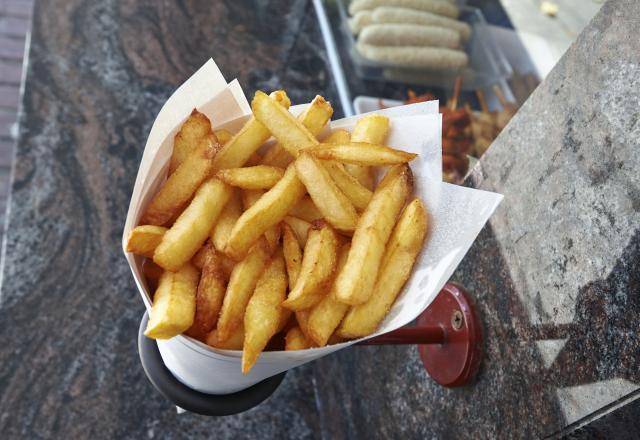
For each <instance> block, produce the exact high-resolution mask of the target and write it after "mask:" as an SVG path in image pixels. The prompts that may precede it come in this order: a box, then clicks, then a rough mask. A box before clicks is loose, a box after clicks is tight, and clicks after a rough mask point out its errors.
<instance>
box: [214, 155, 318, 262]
mask: <svg viewBox="0 0 640 440" xmlns="http://www.w3.org/2000/svg"><path fill="white" fill-rule="evenodd" d="M305 191H306V190H305V188H304V185H303V184H302V182H300V180H299V179H298V176H297V174H296V170H295V168H294V167H293V166H290V167H289V168H287V171H286V172H285V174H284V176H283V177H282V179H280V181H279V182H278V183H277V184H276V185H275V186H274V187H273V188H271V189H270V190H269V191H268V192H266V193H265V194H264V195H263V196H262V197H260V199H259V200H258V201H257V202H255V204H254V205H252V206H251V207H250V208H249V209H247V210H246V211H245V212H244V213H243V214H242V215H241V216H240V218H239V219H238V221H237V222H236V224H235V225H234V227H233V230H232V231H231V235H230V237H229V241H228V242H227V246H226V248H225V253H226V254H227V255H229V256H230V257H231V258H233V259H234V260H236V261H237V260H241V259H242V258H243V256H244V255H245V254H246V252H247V251H248V250H249V248H250V247H251V245H252V244H253V243H254V242H255V241H256V240H257V239H258V237H260V236H261V235H262V234H264V233H265V232H266V231H267V230H268V229H269V228H272V227H274V226H276V225H277V224H278V223H279V222H280V221H282V219H283V218H284V217H285V216H286V215H287V213H288V212H289V210H291V208H292V207H293V206H294V205H295V204H296V203H298V201H299V200H300V199H301V198H302V196H304V194H305Z"/></svg>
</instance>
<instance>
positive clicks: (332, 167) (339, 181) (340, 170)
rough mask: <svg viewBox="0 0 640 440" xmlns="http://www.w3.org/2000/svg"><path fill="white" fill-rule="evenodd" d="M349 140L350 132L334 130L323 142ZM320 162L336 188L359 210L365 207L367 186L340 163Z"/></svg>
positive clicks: (330, 142) (332, 142) (369, 197)
mask: <svg viewBox="0 0 640 440" xmlns="http://www.w3.org/2000/svg"><path fill="white" fill-rule="evenodd" d="M350 141H351V134H350V133H349V132H348V131H346V130H335V131H333V132H332V133H331V134H330V135H329V136H328V137H327V138H326V139H325V140H324V141H323V144H348V143H349V142H350ZM322 164H323V166H324V167H325V168H326V169H327V171H329V175H331V178H332V179H333V181H334V182H335V183H336V185H338V188H340V190H341V191H342V192H343V193H344V195H345V196H347V198H348V199H349V200H350V201H351V203H353V205H354V206H355V207H356V208H357V209H359V210H361V211H362V210H363V209H364V208H366V206H367V204H368V203H369V200H371V196H372V195H373V193H372V192H371V191H370V190H369V188H367V187H366V186H364V185H362V184H361V183H360V181H359V180H358V179H356V178H355V177H354V176H353V174H351V173H349V172H348V171H347V170H346V169H345V167H344V165H342V164H341V163H339V162H335V161H323V162H322ZM292 215H295V214H292Z"/></svg>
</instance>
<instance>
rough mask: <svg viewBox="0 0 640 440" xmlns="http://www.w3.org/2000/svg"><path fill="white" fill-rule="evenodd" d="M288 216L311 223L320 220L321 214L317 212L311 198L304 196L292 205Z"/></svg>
mask: <svg viewBox="0 0 640 440" xmlns="http://www.w3.org/2000/svg"><path fill="white" fill-rule="evenodd" d="M289 215H291V216H293V217H298V218H300V219H302V220H305V221H307V222H309V223H311V222H312V221H314V220H320V219H321V218H322V213H321V212H320V211H319V210H318V208H317V207H316V205H315V204H314V203H313V200H311V197H309V196H304V197H303V198H302V199H300V201H299V202H298V203H297V204H296V205H294V207H293V208H291V210H290V211H289Z"/></svg>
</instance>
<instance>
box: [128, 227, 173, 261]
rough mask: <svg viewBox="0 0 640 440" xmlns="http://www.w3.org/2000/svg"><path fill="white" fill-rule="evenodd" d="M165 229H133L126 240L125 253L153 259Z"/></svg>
mask: <svg viewBox="0 0 640 440" xmlns="http://www.w3.org/2000/svg"><path fill="white" fill-rule="evenodd" d="M165 232H167V228H163V227H162V226H154V225H142V226H136V227H135V228H133V230H132V231H131V233H130V234H129V238H128V239H127V252H131V253H133V254H137V255H144V256H145V257H149V258H153V252H154V251H155V250H156V248H157V247H158V245H159V244H160V242H161V241H162V237H164V234H165Z"/></svg>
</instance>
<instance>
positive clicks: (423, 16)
mask: <svg viewBox="0 0 640 440" xmlns="http://www.w3.org/2000/svg"><path fill="white" fill-rule="evenodd" d="M372 19H373V22H374V23H397V24H421V25H424V26H440V27H446V28H449V29H453V30H455V31H458V32H459V33H460V36H461V37H462V41H467V40H468V39H469V37H470V36H471V27H470V26H469V25H468V24H467V23H465V22H462V21H458V20H452V19H451V18H447V17H442V16H440V15H436V14H432V13H429V12H424V11H416V10H414V9H407V8H393V7H380V8H376V9H375V10H374V11H373V14H372Z"/></svg>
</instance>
